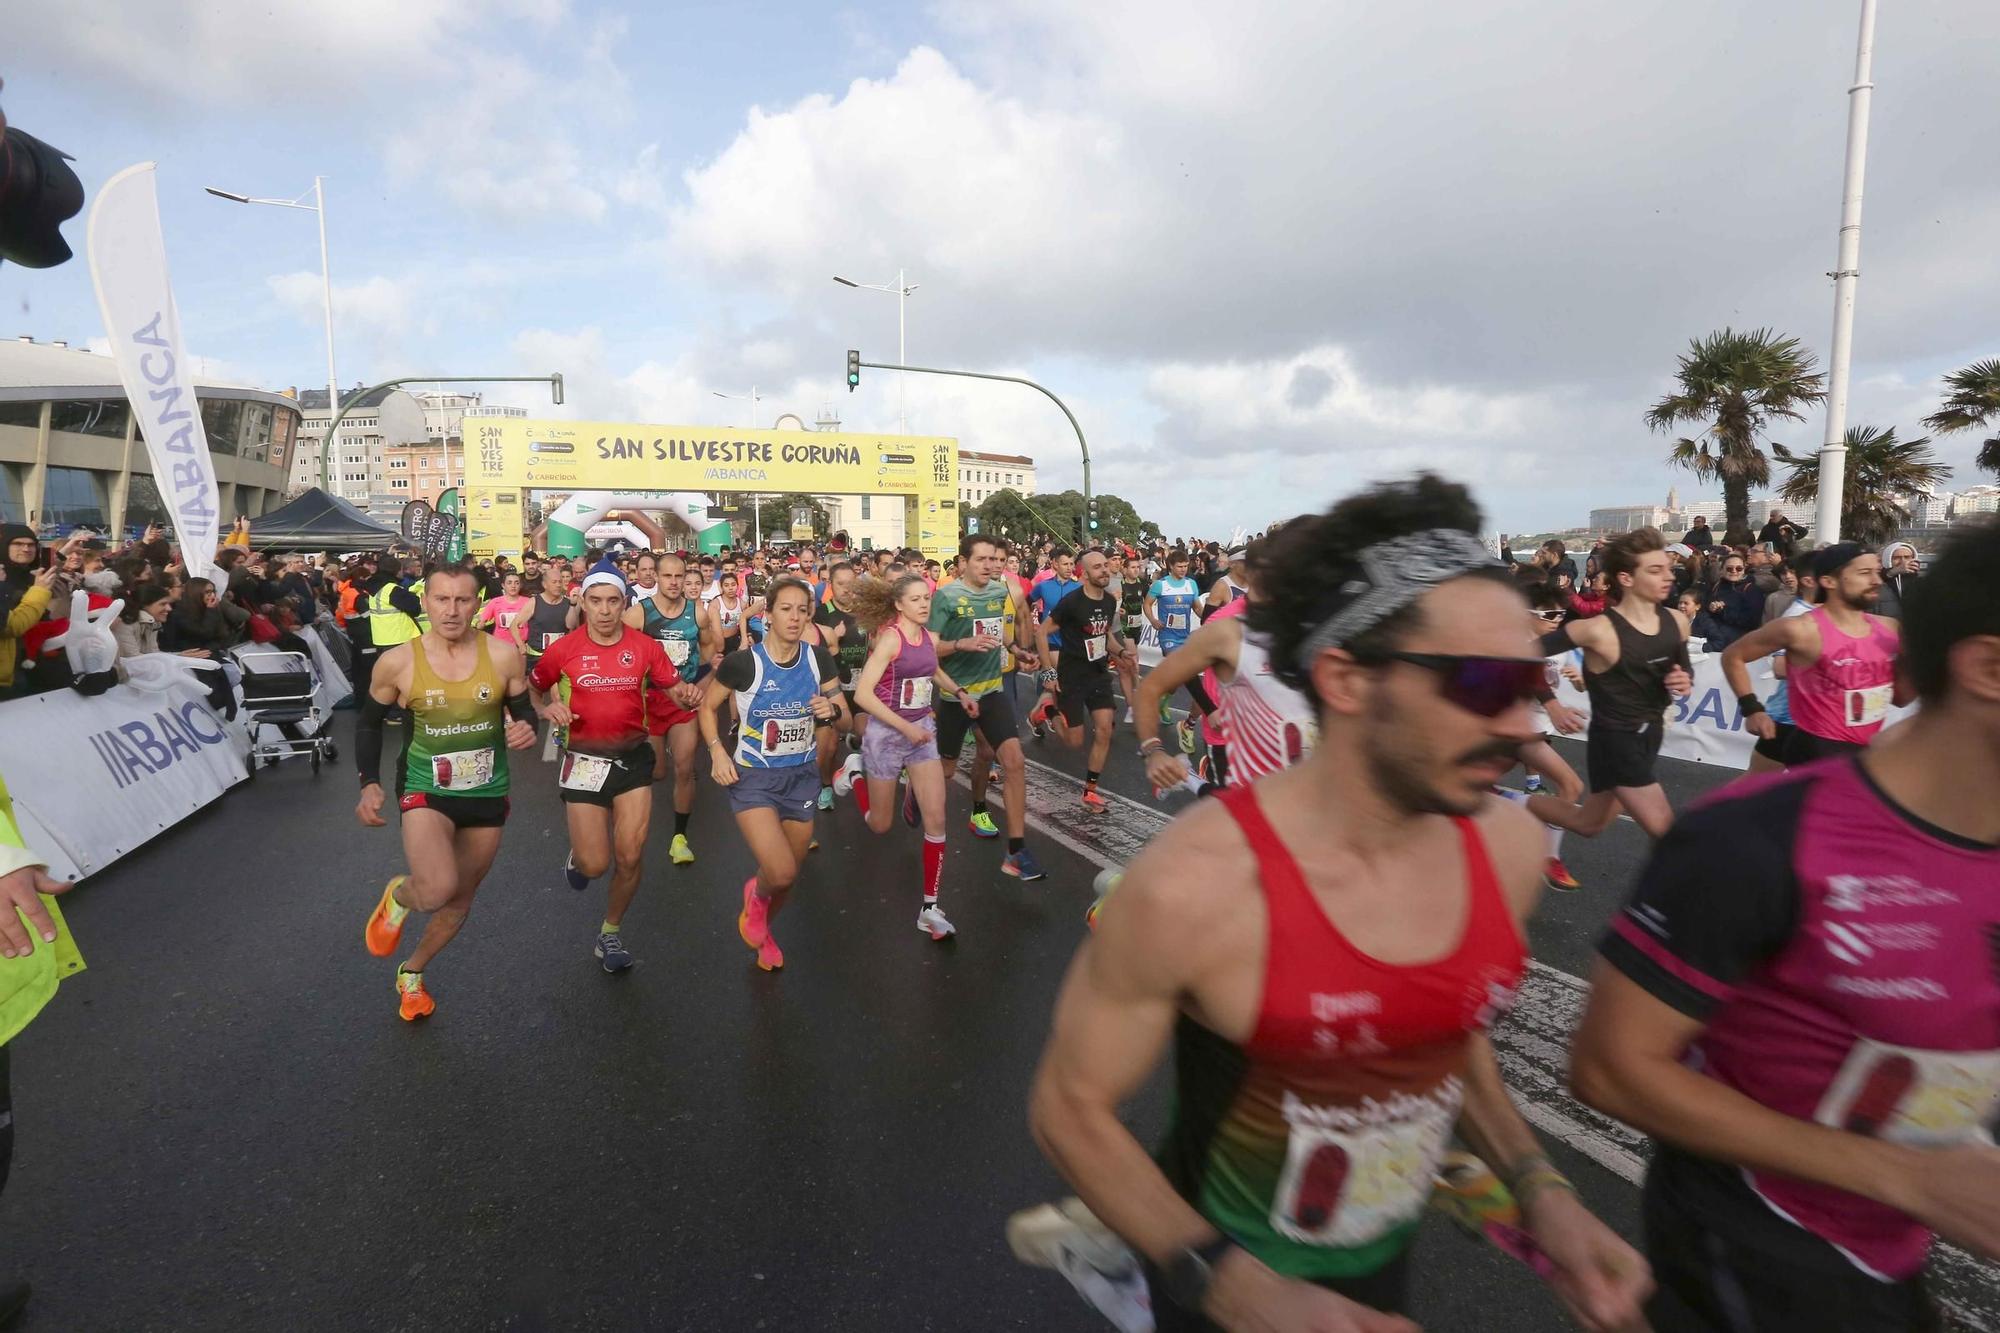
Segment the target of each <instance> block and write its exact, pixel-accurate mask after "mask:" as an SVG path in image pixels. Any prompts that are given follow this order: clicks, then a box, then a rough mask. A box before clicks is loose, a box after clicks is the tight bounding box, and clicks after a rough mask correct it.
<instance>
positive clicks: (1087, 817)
mask: <svg viewBox="0 0 2000 1333" xmlns="http://www.w3.org/2000/svg"><path fill="white" fill-rule="evenodd" d="M969 752H970V751H969V750H968V753H969ZM1027 771H1028V812H1027V814H1028V823H1029V824H1030V825H1032V826H1033V827H1034V830H1035V833H1036V835H1037V836H1039V837H1045V838H1048V839H1049V840H1051V841H1053V842H1057V843H1060V844H1062V845H1063V846H1064V847H1067V848H1069V849H1070V850H1071V851H1073V852H1075V853H1076V854H1077V855H1078V856H1081V857H1082V858H1084V860H1086V861H1089V862H1091V863H1092V864H1093V865H1096V866H1099V867H1102V868H1104V869H1110V868H1112V867H1114V866H1121V865H1124V864H1125V863H1126V862H1128V861H1130V860H1131V859H1132V858H1133V857H1134V856H1137V855H1138V853H1139V851H1140V849H1142V848H1143V847H1144V846H1145V845H1146V844H1147V843H1149V842H1151V841H1152V840H1153V839H1154V838H1156V837H1158V836H1159V833H1160V831H1161V830H1162V829H1164V828H1165V827H1166V826H1167V825H1168V824H1169V823H1171V822H1172V821H1173V813H1169V812H1168V811H1165V810H1161V809H1156V808H1154V807H1153V806H1150V805H1147V804H1146V803H1145V802H1143V801H1135V800H1133V799H1132V798H1131V797H1128V796H1121V795H1119V794H1118V793H1116V792H1109V791H1105V790H1104V788H1103V787H1102V786H1100V787H1099V788H1098V792H1099V794H1100V795H1103V796H1104V797H1105V798H1106V799H1107V800H1109V801H1111V802H1112V806H1113V809H1112V810H1110V811H1106V812H1104V813H1101V814H1100V813H1094V812H1091V811H1088V810H1085V809H1084V808H1083V806H1082V805H1081V803H1080V802H1079V801H1078V800H1077V795H1078V794H1079V793H1080V792H1081V791H1082V789H1083V780H1082V779H1081V778H1077V777H1073V776H1071V775H1070V774H1068V773H1065V772H1063V771H1062V770H1060V769H1057V768H1052V767H1050V766H1049V765H1048V764H1045V763H1042V762H1041V761H1040V760H1037V759H1029V760H1028V761H1027ZM957 778H958V782H959V785H961V786H965V787H970V785H971V779H970V778H969V777H968V776H967V775H966V774H965V773H964V772H960V773H959V774H958V775H957ZM988 799H989V801H991V802H993V803H994V804H1000V803H1001V790H1000V784H999V783H997V782H996V783H994V784H993V786H992V788H991V789H990V790H989V792H988ZM1187 804H1188V803H1187V802H1179V803H1177V807H1178V808H1177V810H1176V811H1175V812H1174V813H1177V812H1178V809H1184V808H1186V806H1187ZM1621 818H1629V816H1621ZM1589 998H1590V983H1589V982H1587V981H1585V980H1584V979H1583V978H1581V977H1576V976H1571V975H1570V974H1569V973H1567V972H1564V971H1561V970H1560V969H1557V968H1553V967H1550V966H1548V965H1547V964H1545V963H1539V962H1535V961H1533V960H1530V962H1529V964H1528V975H1527V976H1526V977H1525V978H1524V979H1523V982H1522V986H1521V994H1520V997H1519V999H1518V1000H1517V1002H1516V1003H1515V1006H1514V1011H1513V1013H1512V1014H1510V1015H1509V1016H1508V1017H1507V1019H1506V1020H1505V1021H1504V1022H1503V1023H1502V1024H1501V1025H1500V1026H1499V1027H1498V1028H1497V1029H1495V1030H1494V1033H1493V1048H1494V1051H1495V1053H1496V1054H1497V1055H1498V1056H1499V1059H1500V1068H1501V1072H1502V1073H1503V1074H1505V1075H1506V1079H1507V1086H1508V1088H1509V1089H1510V1090H1512V1092H1513V1093H1514V1100H1515V1104H1516V1105H1518V1106H1519V1107H1520V1108H1521V1115H1522V1117H1523V1118H1524V1119H1526V1120H1527V1122H1528V1123H1529V1124H1531V1125H1533V1126H1534V1127H1535V1128H1536V1129H1538V1130H1540V1131H1541V1132H1542V1133H1544V1134H1547V1135H1549V1136H1550V1137H1552V1138H1555V1139H1557V1140H1560V1141H1561V1142H1563V1143H1565V1144H1567V1145H1568V1146H1569V1147H1571V1148H1574V1149H1575V1150H1576V1151H1577V1152H1579V1153H1581V1154H1583V1155H1584V1156H1585V1157H1588V1158H1589V1159H1590V1160H1591V1161H1593V1162H1595V1163H1597V1164H1598V1165H1599V1166H1601V1167H1603V1168H1604V1169H1605V1170H1607V1171H1609V1172H1611V1173H1612V1174H1613V1175H1615V1176H1617V1177H1618V1178H1619V1179H1621V1180H1624V1181H1626V1182H1627V1183H1629V1184H1632V1185H1635V1186H1636V1185H1638V1184H1639V1183H1640V1182H1641V1181H1642V1180H1643V1179H1644V1178H1645V1174H1646V1137H1645V1135H1643V1134H1640V1133H1639V1132H1638V1131H1637V1130H1635V1129H1632V1128H1631V1127H1630V1126H1628V1125H1625V1124H1622V1123H1620V1122H1619V1121H1616V1120H1613V1119H1612V1118H1610V1117H1609V1116H1606V1115H1603V1114H1601V1113H1599V1112H1597V1111H1594V1110H1592V1109H1591V1108H1590V1107H1587V1106H1585V1105H1583V1104H1582V1103H1581V1102H1578V1101H1577V1100H1575V1099H1574V1098H1573V1097H1571V1096H1570V1095H1569V1047H1570V1043H1571V1040H1572V1039H1573V1037H1574V1035H1575V1032H1576V1027H1577V1024H1578V1022H1579V1021H1580V1020H1581V1019H1582V1017H1583V1007H1584V1004H1585V1002H1586V1001H1587V1000H1588V999H1589ZM1930 1278H1931V1287H1932V1291H1933V1293H1934V1294H1935V1296H1936V1297H1937V1299H1938V1300H1939V1302H1940V1304H1942V1305H1943V1306H1944V1307H1945V1309H1946V1311H1947V1313H1948V1314H1949V1315H1950V1316H1951V1317H1952V1318H1953V1319H1955V1320H1957V1321H1958V1323H1959V1325H1961V1326H1962V1327H1965V1328H1970V1329H1979V1330H1982V1331H1983V1333H1993V1331H1994V1330H2000V1280H1996V1278H1995V1276H1994V1272H1993V1269H1992V1266H1991V1265H1988V1264H1986V1263H1983V1262H1982V1261H1981V1260H1979V1259H1976V1258H1974V1257H1973V1256H1972V1255H1970V1254H1967V1253H1965V1252H1964V1251H1963V1250H1959V1249H1956V1248H1954V1247H1952V1246H1949V1245H1938V1246H1936V1247H1934V1248H1933V1249H1932V1251H1931V1262H1930Z"/></svg>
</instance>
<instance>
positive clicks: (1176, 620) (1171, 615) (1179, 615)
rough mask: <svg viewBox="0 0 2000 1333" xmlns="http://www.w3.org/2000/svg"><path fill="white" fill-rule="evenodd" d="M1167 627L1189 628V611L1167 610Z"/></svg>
mask: <svg viewBox="0 0 2000 1333" xmlns="http://www.w3.org/2000/svg"><path fill="white" fill-rule="evenodd" d="M1167 628H1168V629H1186V628H1187V612H1185V611H1169V612H1167Z"/></svg>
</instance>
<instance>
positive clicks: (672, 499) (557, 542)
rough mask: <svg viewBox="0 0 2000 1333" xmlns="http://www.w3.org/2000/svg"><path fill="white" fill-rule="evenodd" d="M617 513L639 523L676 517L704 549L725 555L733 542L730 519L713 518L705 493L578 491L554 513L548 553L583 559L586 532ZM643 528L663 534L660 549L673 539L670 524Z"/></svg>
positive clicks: (642, 525) (658, 542)
mask: <svg viewBox="0 0 2000 1333" xmlns="http://www.w3.org/2000/svg"><path fill="white" fill-rule="evenodd" d="M613 510H619V511H626V512H627V516H628V517H630V518H631V519H632V520H633V521H635V522H636V521H637V520H638V517H639V516H641V515H644V514H647V513H656V514H660V515H662V516H663V517H668V518H671V519H672V520H673V523H674V524H675V525H685V526H686V528H687V530H688V531H689V532H690V533H692V534H693V536H694V545H695V549H696V550H699V551H709V552H714V551H720V550H721V549H722V548H723V547H725V546H727V545H728V544H729V521H728V520H727V519H724V518H720V517H713V516H711V515H710V513H709V504H708V497H707V496H705V495H700V494H697V493H695V492H693V491H675V492H671V493H667V492H661V491H578V492H576V493H575V494H573V495H571V496H570V497H569V499H567V500H565V501H564V502H563V503H562V504H561V505H560V506H558V507H557V509H556V511H555V512H554V513H552V514H550V515H549V520H548V554H550V555H562V556H579V555H582V554H583V550H584V545H585V542H584V534H585V533H587V532H589V531H590V529H591V526H592V525H593V524H596V523H600V522H602V521H603V520H604V519H605V517H606V516H607V515H608V514H610V513H611V512H612V511H613ZM639 527H640V529H641V530H642V531H647V532H648V533H649V535H652V533H653V532H654V531H657V533H658V535H657V536H656V537H655V539H654V545H655V546H658V547H665V546H667V545H668V544H669V543H670V542H671V541H672V540H673V533H672V531H671V530H670V526H669V525H668V524H665V523H662V524H659V525H657V526H656V525H655V524H653V523H650V522H641V523H639Z"/></svg>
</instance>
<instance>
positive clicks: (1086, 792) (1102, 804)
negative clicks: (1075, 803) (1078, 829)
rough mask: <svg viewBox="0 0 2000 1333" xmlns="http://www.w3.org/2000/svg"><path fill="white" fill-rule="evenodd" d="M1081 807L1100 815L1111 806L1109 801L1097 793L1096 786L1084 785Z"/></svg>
mask: <svg viewBox="0 0 2000 1333" xmlns="http://www.w3.org/2000/svg"><path fill="white" fill-rule="evenodd" d="M1083 808H1084V809H1086V810H1088V811H1090V812H1092V813H1093V814H1100V815H1101V814H1103V813H1104V812H1105V811H1106V810H1109V809H1110V808H1111V802H1109V801H1107V800H1105V799H1104V798H1103V797H1102V796H1099V795H1098V794H1097V788H1095V787H1085V788H1084V789H1083Z"/></svg>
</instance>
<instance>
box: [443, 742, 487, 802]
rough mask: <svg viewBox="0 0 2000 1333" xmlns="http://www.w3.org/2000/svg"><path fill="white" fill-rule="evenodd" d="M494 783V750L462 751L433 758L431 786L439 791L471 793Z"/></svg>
mask: <svg viewBox="0 0 2000 1333" xmlns="http://www.w3.org/2000/svg"><path fill="white" fill-rule="evenodd" d="M491 781H493V750H492V748H491V747H488V748H487V749H484V750H460V751H458V752H456V753H454V754H434V755H432V756H431V785H432V786H434V787H436V788H437V789H438V790H439V791H471V790H472V789H473V788H475V787H484V786H485V785H486V784H487V783H489V782H491Z"/></svg>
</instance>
